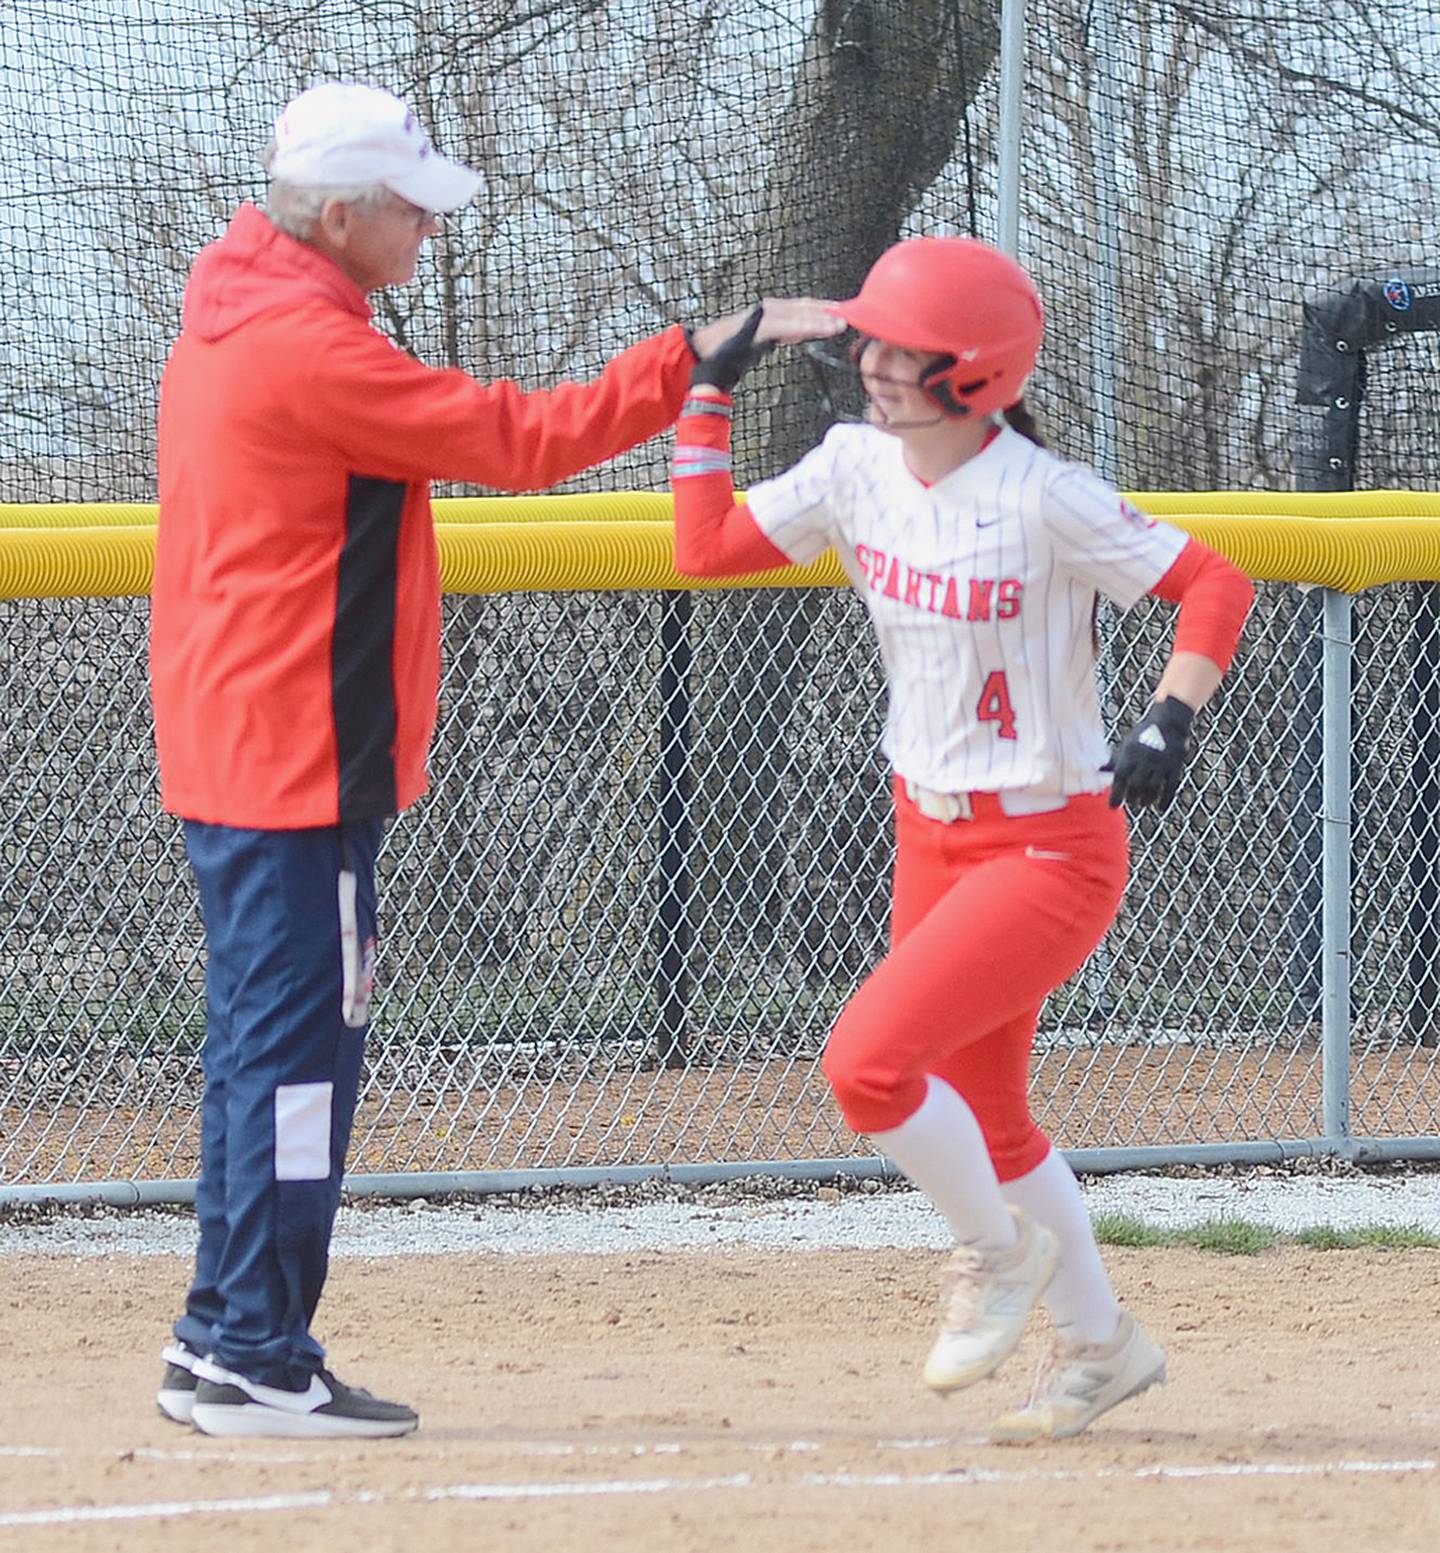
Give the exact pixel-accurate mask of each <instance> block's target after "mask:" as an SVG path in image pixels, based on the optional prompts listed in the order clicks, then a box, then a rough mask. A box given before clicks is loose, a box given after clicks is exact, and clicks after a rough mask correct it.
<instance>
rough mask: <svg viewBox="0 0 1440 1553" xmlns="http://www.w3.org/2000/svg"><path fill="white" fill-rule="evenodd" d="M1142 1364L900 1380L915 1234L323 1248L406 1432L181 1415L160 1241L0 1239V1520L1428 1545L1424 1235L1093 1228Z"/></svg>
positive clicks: (1096, 1544) (1401, 1552)
mask: <svg viewBox="0 0 1440 1553" xmlns="http://www.w3.org/2000/svg"><path fill="white" fill-rule="evenodd" d="M1109 1261H1110V1265H1111V1267H1112V1268H1113V1269H1114V1272H1115V1274H1116V1278H1117V1282H1118V1283H1119V1285H1120V1287H1121V1290H1122V1292H1123V1294H1124V1295H1125V1297H1126V1299H1127V1300H1128V1302H1129V1303H1130V1305H1131V1306H1132V1308H1134V1309H1135V1311H1136V1312H1137V1314H1138V1315H1140V1317H1141V1318H1142V1319H1143V1320H1144V1321H1145V1322H1146V1323H1147V1324H1148V1325H1149V1326H1150V1327H1151V1329H1152V1330H1153V1331H1154V1332H1155V1334H1156V1335H1157V1336H1158V1337H1159V1338H1160V1339H1161V1340H1162V1341H1163V1342H1164V1343H1165V1344H1166V1345H1167V1347H1168V1348H1169V1351H1170V1359H1171V1365H1170V1369H1171V1384H1170V1385H1169V1386H1168V1387H1166V1388H1165V1389H1163V1390H1157V1391H1153V1392H1151V1393H1149V1394H1147V1395H1146V1396H1144V1397H1142V1398H1139V1399H1137V1400H1136V1401H1134V1402H1132V1403H1130V1404H1128V1405H1127V1406H1126V1407H1124V1408H1122V1409H1120V1410H1118V1411H1117V1412H1116V1413H1114V1414H1111V1415H1110V1416H1108V1417H1107V1418H1105V1419H1103V1420H1101V1421H1100V1422H1099V1423H1098V1424H1097V1425H1096V1426H1095V1427H1094V1428H1093V1430H1092V1431H1091V1432H1090V1434H1089V1435H1087V1436H1085V1437H1083V1438H1081V1439H1079V1440H1074V1441H1068V1442H1064V1443H1057V1444H1051V1445H1045V1446H1039V1447H1034V1446H1032V1447H1026V1448H1010V1449H1006V1448H1001V1447H995V1446H990V1445H987V1444H985V1443H983V1440H982V1437H981V1431H982V1429H983V1426H984V1424H985V1422H986V1420H987V1419H988V1418H989V1417H990V1416H992V1415H993V1414H994V1413H995V1412H997V1411H999V1410H1001V1409H1002V1408H1003V1407H1004V1406H1006V1405H1008V1404H1009V1403H1010V1402H1011V1401H1012V1400H1013V1399H1014V1397H1015V1396H1016V1395H1017V1394H1018V1393H1020V1392H1023V1390H1024V1388H1025V1385H1026V1382H1027V1379H1028V1375H1029V1367H1030V1365H1031V1364H1032V1363H1033V1362H1034V1360H1035V1358H1036V1357H1037V1355H1038V1351H1039V1343H1040V1332H1039V1329H1038V1323H1037V1327H1036V1328H1035V1329H1033V1330H1032V1332H1031V1335H1030V1337H1029V1339H1028V1340H1027V1343H1026V1346H1025V1348H1024V1349H1023V1350H1022V1352H1021V1354H1020V1355H1018V1356H1017V1357H1016V1359H1015V1360H1013V1361H1012V1362H1011V1365H1010V1366H1009V1367H1007V1369H1006V1371H1005V1372H1004V1373H1003V1374H1002V1376H1001V1377H999V1378H997V1379H995V1380H993V1381H990V1382H986V1383H985V1384H983V1385H982V1386H980V1387H977V1388H975V1389H974V1390H973V1391H970V1392H967V1393H964V1394H962V1395H960V1396H957V1397H954V1398H951V1399H950V1400H949V1401H942V1400H940V1399H938V1398H935V1397H933V1396H931V1395H929V1394H928V1393H926V1392H925V1391H924V1389H923V1388H922V1387H921V1386H920V1385H919V1383H918V1379H917V1371H918V1365H919V1361H920V1358H921V1356H922V1354H923V1350H924V1348H925V1346H926V1343H927V1341H928V1332H929V1324H930V1320H931V1304H932V1296H933V1287H934V1276H935V1270H936V1267H937V1258H936V1256H935V1254H933V1253H929V1252H914V1251H888V1252H871V1251H866V1252H859V1251H849V1252H821V1251H810V1252H798V1253H776V1252H761V1251H749V1250H746V1251H733V1250H732V1251H724V1252H721V1251H707V1252H701V1253H688V1252H666V1253H645V1254H636V1255H629V1256H594V1255H592V1256H565V1257H561V1256H545V1257H498V1256H485V1257H482V1256H459V1255H456V1256H444V1257H411V1258H398V1259H389V1260H361V1259H354V1260H342V1261H339V1262H337V1263H336V1264H335V1268H334V1272H333V1275H332V1279H331V1284H330V1289H329V1291H328V1293H327V1296H326V1303H325V1305H324V1307H323V1310H322V1322H321V1327H322V1331H323V1335H324V1337H325V1338H326V1340H327V1342H328V1343H329V1345H330V1350H331V1358H332V1361H333V1362H334V1364H335V1366H336V1368H337V1369H338V1370H339V1371H340V1372H341V1373H342V1374H343V1375H345V1376H347V1377H348V1378H352V1379H354V1380H356V1381H358V1382H360V1383H362V1384H366V1385H370V1386H372V1387H373V1388H374V1389H375V1390H376V1391H378V1392H380V1393H381V1394H384V1395H393V1396H398V1397H401V1398H403V1399H404V1400H406V1401H411V1402H413V1403H415V1404H416V1405H417V1406H418V1407H419V1408H420V1410H421V1414H422V1427H421V1431H420V1433H419V1434H417V1435H415V1436H413V1437H412V1438H411V1439H409V1440H402V1441H388V1442H376V1443H370V1444H359V1443H356V1444H347V1443H339V1444H319V1443H317V1444H310V1443H299V1444H297V1443H293V1442H287V1441H252V1442H235V1441H221V1440H207V1439H204V1438H203V1437H201V1436H199V1435H195V1434H192V1433H189V1432H185V1431H182V1430H181V1429H179V1428H177V1427H176V1426H174V1425H172V1424H167V1423H166V1422H164V1421H163V1420H162V1419H161V1418H160V1417H159V1416H158V1414H157V1413H156V1412H155V1410H154V1404H153V1400H152V1398H153V1390H154V1386H155V1383H156V1381H157V1380H158V1376H159V1364H158V1361H157V1357H156V1355H157V1353H158V1349H159V1346H160V1343H161V1341H162V1340H163V1337H164V1329H165V1325H166V1322H167V1320H168V1317H169V1314H170V1312H171V1307H172V1306H173V1305H174V1303H175V1301H176V1300H177V1298H178V1297H179V1296H180V1293H181V1290H182V1287H183V1284H184V1281H185V1277H186V1273H187V1271H188V1269H187V1266H186V1265H185V1264H184V1263H183V1262H182V1261H181V1260H180V1259H178V1258H175V1257H128V1256H127V1257H118V1256H112V1257H107V1258H98V1257H96V1258H77V1259H69V1258H60V1257H38V1256H19V1257H9V1258H6V1259H5V1260H4V1262H3V1263H0V1280H3V1282H0V1288H3V1294H0V1300H3V1308H4V1311H5V1319H4V1320H3V1322H0V1359H3V1368H4V1374H5V1377H6V1379H5V1402H4V1407H3V1409H0V1548H7V1547H14V1548H17V1549H19V1548H23V1549H25V1550H26V1553H29V1550H46V1549H63V1550H67V1553H99V1550H106V1553H109V1550H124V1553H158V1550H161V1549H181V1548H185V1549H192V1548H195V1547H215V1548H223V1549H225V1550H226V1553H270V1550H271V1549H273V1548H283V1549H284V1550H285V1553H311V1550H315V1553H319V1550H322V1549H323V1550H327V1553H328V1550H331V1549H336V1548H345V1547H353V1548H357V1549H364V1550H365V1553H391V1550H394V1553H402V1550H403V1553H422V1550H423V1553H448V1550H451V1549H455V1550H461V1549H464V1550H467V1553H468V1550H472V1549H473V1550H487V1549H490V1548H503V1549H507V1550H508V1549H516V1550H524V1553H591V1550H594V1553H612V1550H613V1553H619V1550H621V1549H624V1550H626V1553H632V1550H636V1549H639V1550H643V1553H721V1550H727V1553H728V1550H743V1553H830V1550H845V1553H860V1550H869V1549H874V1550H876V1553H879V1550H885V1553H892V1550H893V1553H907V1550H911V1549H918V1548H925V1549H929V1550H934V1553H940V1550H943V1549H951V1548H957V1549H959V1548H965V1549H988V1548H997V1549H1003V1550H1004V1553H1030V1550H1035V1553H1039V1550H1046V1553H1050V1550H1063V1553H1146V1550H1156V1553H1159V1550H1166V1553H1172V1550H1190V1549H1194V1550H1202V1549H1203V1550H1205V1553H1238V1550H1252V1549H1253V1550H1255V1553H1261V1550H1263V1553H1288V1550H1295V1553H1301V1550H1304V1553H1329V1550H1332V1549H1333V1550H1335V1553H1340V1550H1342V1549H1343V1550H1345V1553H1369V1550H1372V1549H1373V1550H1379V1549H1382V1548H1383V1549H1384V1550H1385V1553H1421V1550H1422V1549H1423V1550H1425V1553H1430V1550H1431V1549H1433V1547H1434V1545H1435V1542H1436V1539H1437V1537H1440V1343H1437V1342H1436V1340H1435V1331H1434V1327H1435V1312H1436V1308H1437V1303H1440V1301H1437V1292H1440V1254H1437V1253H1435V1252H1423V1251H1417V1252H1406V1253H1394V1252H1392V1253H1381V1252H1374V1251H1370V1252H1360V1251H1346V1252H1329V1253H1319V1252H1303V1251H1299V1250H1295V1249H1286V1250H1284V1251H1278V1252H1272V1253H1268V1254H1266V1255H1264V1256H1260V1257H1256V1258H1239V1259H1236V1258H1224V1257H1219V1256H1216V1255H1214V1254H1206V1253H1199V1252H1192V1251H1179V1250H1165V1251H1145V1252H1141V1251H1111V1252H1110V1253H1109Z"/></svg>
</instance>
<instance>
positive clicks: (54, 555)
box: [0, 491, 1440, 599]
mask: <svg viewBox="0 0 1440 1553" xmlns="http://www.w3.org/2000/svg"><path fill="white" fill-rule="evenodd" d="M1131 499H1132V500H1133V501H1134V502H1135V504H1136V505H1137V506H1140V507H1142V508H1144V509H1145V510H1146V511H1149V512H1152V513H1154V514H1156V516H1158V517H1161V518H1162V519H1163V521H1165V522H1167V523H1173V524H1175V525H1176V526H1177V527H1178V528H1181V529H1183V530H1184V531H1185V532H1186V533H1189V534H1193V535H1195V536H1196V537H1197V538H1199V539H1202V540H1204V541H1205V542H1206V543H1207V544H1209V545H1212V546H1213V547H1214V548H1215V549H1217V550H1219V551H1220V552H1221V553H1222V554H1223V555H1227V556H1229V557H1230V559H1231V560H1233V561H1234V562H1235V563H1236V564H1237V565H1238V566H1239V567H1240V568H1241V569H1242V570H1243V571H1244V572H1246V573H1247V575H1249V576H1251V577H1254V578H1256V579H1258V580H1264V581H1274V582H1292V583H1302V584H1314V585H1320V586H1324V587H1329V588H1335V589H1338V590H1340V591H1343V592H1347V593H1355V592H1358V591H1360V590H1361V589H1363V588H1369V587H1376V586H1379V585H1381V584H1383V583H1390V582H1437V581H1440V495H1437V494H1434V493H1429V492H1421V491H1355V492H1338V493H1329V492H1327V493H1321V494H1315V493H1301V492H1262V493H1255V492H1237V491H1205V492H1193V491H1192V492H1184V491H1179V492H1177V491H1148V492H1136V493H1134V494H1133V495H1132V497H1131ZM670 511H671V508H670V498H669V496H668V495H661V494H652V493H645V492H632V493H620V495H618V496H594V495H581V496H530V497H491V498H475V499H472V500H455V501H440V502H437V503H436V519H437V522H436V535H437V538H438V542H439V548H440V568H441V576H442V579H443V581H444V585H445V587H446V589H447V591H449V592H453V593H519V592H546V591H554V592H575V591H582V590H584V591H589V590H607V591H609V590H653V589H657V588H684V589H692V588H736V587H833V586H836V585H839V584H841V583H843V581H844V575H843V573H842V572H841V569H840V566H839V563H838V562H837V561H836V559H835V557H834V556H833V555H827V556H825V557H823V558H822V559H821V560H820V561H817V562H816V563H815V564H814V565H812V566H807V567H789V568H784V569H780V570H776V571H771V572H763V573H758V574H754V575H751V576H746V577H732V578H721V579H705V580H697V579H694V578H687V577H681V576H679V575H678V574H677V573H676V572H675V571H674V569H673V568H672V566H671V564H670V555H671V526H670V522H669V516H670ZM60 514H68V515H70V521H69V522H63V521H60V518H59V515H60ZM107 518H108V522H107V521H105V520H106V519H107ZM154 518H155V508H154V507H148V508H147V507H144V506H119V505H116V504H101V505H98V506H86V507H76V506H65V507H61V506H58V505H11V506H0V599H6V598H8V599H19V598H121V597H137V596H138V597H143V596H144V595H146V594H148V593H149V591H150V580H151V573H152V568H153V561H154V550H155V524H154Z"/></svg>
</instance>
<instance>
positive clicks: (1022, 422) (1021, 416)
mask: <svg viewBox="0 0 1440 1553" xmlns="http://www.w3.org/2000/svg"><path fill="white" fill-rule="evenodd" d="M1004 414H1005V420H1006V422H1007V424H1008V425H1009V426H1010V427H1012V428H1013V429H1014V430H1015V431H1018V432H1019V433H1020V435H1021V436H1022V437H1024V438H1025V440H1026V441H1027V442H1033V443H1034V444H1035V446H1036V447H1037V448H1043V447H1044V446H1045V445H1046V443H1045V439H1044V437H1042V436H1041V435H1040V428H1039V426H1038V425H1037V424H1036V422H1035V417H1034V416H1033V415H1032V414H1031V413H1030V408H1029V406H1028V405H1027V404H1026V403H1025V401H1024V400H1023V399H1017V400H1016V401H1015V403H1014V404H1012V405H1011V406H1010V408H1009V409H1008V410H1006V411H1005V412H1004Z"/></svg>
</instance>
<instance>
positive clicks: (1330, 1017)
mask: <svg viewBox="0 0 1440 1553" xmlns="http://www.w3.org/2000/svg"><path fill="white" fill-rule="evenodd" d="M1351 612H1352V604H1351V600H1350V596H1349V594H1346V593H1339V592H1336V591H1334V590H1333V589H1329V588H1327V589H1326V590H1325V613H1324V626H1323V653H1324V659H1323V662H1324V710H1323V713H1322V718H1321V722H1322V729H1323V743H1324V757H1323V769H1324V781H1323V792H1324V797H1323V805H1324V807H1323V814H1322V822H1323V823H1322V832H1323V835H1322V842H1321V845H1322V848H1323V851H1322V858H1321V881H1322V884H1321V943H1322V948H1321V972H1320V989H1321V990H1320V1044H1321V1093H1322V1104H1323V1108H1324V1109H1323V1116H1322V1131H1323V1134H1324V1136H1325V1138H1326V1140H1327V1141H1330V1142H1333V1143H1335V1144H1337V1145H1343V1144H1344V1142H1345V1141H1346V1140H1347V1139H1348V1138H1349V1136H1350V668H1351V661H1350V660H1351V633H1350V625H1351Z"/></svg>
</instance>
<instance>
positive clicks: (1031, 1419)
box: [990, 1311, 1165, 1445]
mask: <svg viewBox="0 0 1440 1553" xmlns="http://www.w3.org/2000/svg"><path fill="white" fill-rule="evenodd" d="M1164 1382H1165V1351H1164V1349H1162V1348H1161V1347H1160V1346H1159V1345H1158V1344H1157V1343H1156V1342H1154V1341H1153V1340H1152V1339H1151V1338H1150V1337H1149V1336H1148V1335H1147V1333H1146V1332H1145V1330H1144V1328H1142V1327H1141V1325H1140V1324H1139V1322H1138V1321H1136V1319H1135V1318H1134V1316H1132V1315H1131V1314H1130V1312H1129V1311H1122V1312H1121V1314H1120V1326H1119V1329H1118V1330H1117V1331H1116V1333H1115V1336H1114V1337H1112V1338H1111V1339H1110V1340H1109V1341H1108V1342H1104V1343H1066V1342H1064V1341H1062V1340H1061V1339H1059V1338H1057V1339H1056V1340H1055V1344H1054V1346H1053V1347H1052V1348H1051V1350H1050V1354H1049V1357H1048V1358H1047V1359H1046V1360H1045V1362H1044V1363H1043V1364H1042V1365H1041V1367H1040V1372H1039V1374H1038V1375H1037V1376H1036V1379H1035V1385H1034V1388H1033V1389H1032V1391H1031V1393H1030V1400H1029V1401H1028V1402H1027V1403H1026V1404H1025V1406H1024V1407H1022V1408H1019V1409H1018V1410H1017V1411H1016V1412H1013V1413H1006V1414H1005V1415H1004V1416H1003V1417H1001V1418H997V1419H996V1420H995V1422H994V1423H993V1424H991V1426H990V1438H991V1440H993V1441H994V1442H995V1443H996V1444H1002V1445H1019V1444H1024V1443H1025V1442H1027V1441H1030V1440H1064V1439H1068V1438H1069V1437H1070V1436H1071V1435H1074V1434H1079V1433H1080V1432H1081V1430H1082V1429H1087V1428H1088V1427H1089V1426H1090V1425H1091V1424H1092V1423H1094V1421H1095V1420H1096V1419H1097V1418H1099V1416H1100V1415H1101V1414H1102V1413H1108V1412H1109V1411H1110V1409H1111V1408H1112V1407H1116V1406H1118V1405H1119V1404H1120V1403H1121V1402H1124V1401H1125V1400H1126V1399H1127V1398H1129V1397H1136V1396H1139V1395H1140V1393H1141V1392H1142V1391H1146V1390H1148V1389H1149V1388H1150V1387H1151V1386H1157V1385H1163V1384H1164Z"/></svg>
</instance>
